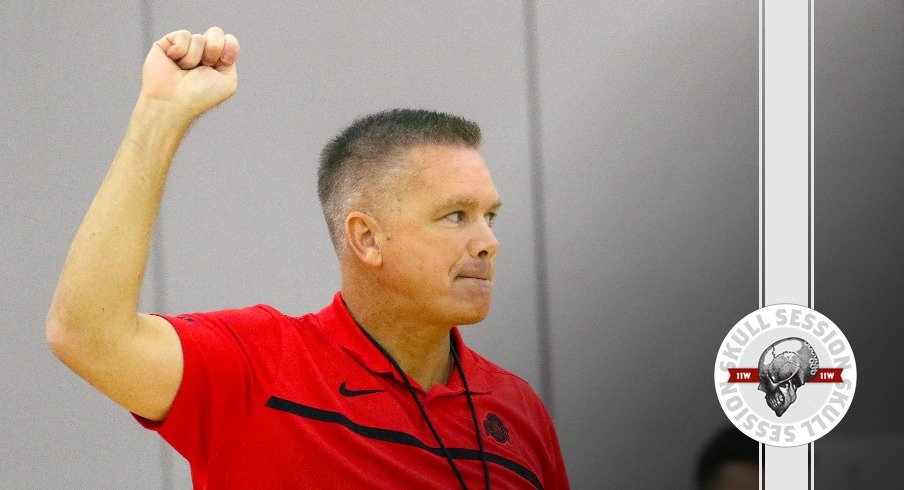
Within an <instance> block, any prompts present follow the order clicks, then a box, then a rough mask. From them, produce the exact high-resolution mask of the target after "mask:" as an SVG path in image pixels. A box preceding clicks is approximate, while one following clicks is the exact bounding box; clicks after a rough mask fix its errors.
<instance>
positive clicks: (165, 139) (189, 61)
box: [46, 27, 239, 420]
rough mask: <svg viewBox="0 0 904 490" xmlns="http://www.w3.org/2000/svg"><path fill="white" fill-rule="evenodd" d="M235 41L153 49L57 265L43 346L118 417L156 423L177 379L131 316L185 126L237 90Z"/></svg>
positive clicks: (178, 370) (169, 332)
mask: <svg viewBox="0 0 904 490" xmlns="http://www.w3.org/2000/svg"><path fill="white" fill-rule="evenodd" d="M238 52H239V45H238V41H237V40H236V39H235V37H233V36H231V35H224V33H223V31H222V30H221V29H220V28H218V27H212V28H211V29H209V30H208V31H207V32H206V33H205V34H194V35H192V34H190V33H189V32H188V31H176V32H172V33H170V34H167V35H166V36H164V37H163V38H161V39H160V40H159V41H157V42H155V43H154V45H153V46H152V47H151V50H150V52H149V53H148V56H147V58H146V59H145V62H144V69H143V74H142V87H141V94H140V95H139V98H138V101H137V103H136V104H135V108H134V110H133V112H132V118H131V121H130V123H129V127H128V129H127V131H126V135H125V137H124V138H123V141H122V144H121V146H120V148H119V151H118V152H117V154H116V157H115V158H114V160H113V163H112V165H111V167H110V170H109V172H108V173H107V176H106V177H105V179H104V181H103V183H102V184H101V187H100V190H99V191H98V192H97V195H96V196H95V198H94V201H93V202H92V203H91V206H90V207H89V209H88V212H87V214H86V215H85V218H84V220H83V221H82V224H81V226H80V227H79V229H78V232H77V233H76V235H75V239H74V240H73V242H72V246H71V247H70V249H69V254H68V256H67V257H66V262H65V264H64V265H63V270H62V273H61V274H60V279H59V282H58V283H57V289H56V293H55V294H54V297H53V302H52V303H51V305H50V310H49V312H48V314H47V323H46V333H47V342H48V344H49V345H50V348H51V349H52V350H53V352H54V354H56V356H57V357H58V358H59V359H60V360H61V361H63V363H65V364H66V365H67V366H68V367H69V368H70V369H72V370H73V371H75V373H76V374H78V375H79V376H81V377H82V378H84V379H85V380H86V381H88V382H89V383H91V384H92V385H94V387H96V388H97V389H98V390H100V391H101V392H102V393H104V394H105V395H107V396H108V397H110V398H111V399H112V400H113V401H115V402H116V403H118V404H119V405H121V406H123V407H125V408H126V409H128V410H130V411H132V412H134V413H136V414H138V415H141V416H143V417H145V418H148V419H151V420H162V419H163V418H164V417H166V414H167V412H168V411H169V409H170V406H171V405H172V402H173V399H174V397H175V395H176V390H177V389H178V387H179V383H180V381H181V379H182V367H183V359H182V350H181V346H180V342H179V338H178V337H177V335H176V333H175V331H174V330H173V328H172V326H171V325H170V324H169V323H168V322H167V321H166V320H164V319H162V318H160V317H156V316H151V315H145V314H142V313H138V311H137V309H138V300H139V292H140V289H141V282H142V278H143V276H144V271H145V267H146V265H147V258H148V251H149V249H150V245H151V238H152V235H153V227H154V221H155V219H156V216H157V211H158V210H159V208H160V199H161V197H162V195H163V189H164V185H165V183H166V177H167V174H168V172H169V168H170V164H171V163H172V160H173V156H174V155H175V153H176V150H177V149H178V147H179V144H180V143H181V141H182V138H183V137H184V136H185V133H186V132H187V131H188V128H189V126H190V125H191V123H192V121H194V120H195V118H197V117H198V116H199V115H201V114H202V113H204V112H205V111H207V110H208V109H210V108H212V107H215V106H216V105H218V104H220V103H221V102H223V101H224V100H226V99H227V98H229V97H230V96H231V95H232V94H233V93H234V92H235V89H236V84H237V81H236V80H237V79H236V71H235V60H236V58H237V57H238Z"/></svg>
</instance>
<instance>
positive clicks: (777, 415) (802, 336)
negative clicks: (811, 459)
mask: <svg viewBox="0 0 904 490" xmlns="http://www.w3.org/2000/svg"><path fill="white" fill-rule="evenodd" d="M713 380H714V382H715V385H716V395H717V396H718V397H719V403H720V405H722V410H724V411H725V415H727V416H728V419H729V420H731V422H732V423H733V424H734V425H735V426H736V427H737V428H738V429H739V430H741V432H743V433H745V434H747V435H748V436H750V437H751V438H753V439H755V440H757V441H759V442H761V443H763V444H768V445H770V446H780V447H790V446H800V445H802V444H808V443H811V442H813V441H815V440H816V439H819V438H820V437H822V436H824V435H826V434H827V433H828V432H829V431H830V430H832V429H833V428H834V427H835V426H836V425H837V424H838V422H839V421H840V420H841V418H842V417H844V414H845V413H847V411H848V408H850V406H851V401H852V400H853V399H854V388H855V387H856V385H857V365H856V364H855V363H854V353H853V351H852V350H851V346H850V344H849V343H848V341H847V338H845V336H844V334H843V333H841V330H840V329H839V328H838V327H837V326H836V325H835V324H834V323H832V321H831V320H829V319H828V318H827V317H826V316H825V315H823V314H822V313H819V312H818V311H816V310H813V309H810V308H807V307H805V306H799V305H792V304H778V305H771V306H767V307H765V308H760V309H759V310H756V311H754V312H753V313H751V314H749V315H747V316H746V317H744V318H743V319H742V320H741V321H739V322H738V323H737V324H736V325H735V326H734V327H733V328H732V329H731V330H730V331H729V332H728V335H726V336H725V340H723V341H722V345H721V346H720V348H719V354H718V355H717V356H716V367H715V370H714V375H713Z"/></svg>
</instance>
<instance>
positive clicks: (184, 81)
mask: <svg viewBox="0 0 904 490" xmlns="http://www.w3.org/2000/svg"><path fill="white" fill-rule="evenodd" d="M238 56H239V42H238V40H236V38H235V36H233V35H232V34H224V33H223V29H220V28H219V27H211V28H210V29H208V30H207V32H205V33H204V34H192V33H190V32H188V31H185V30H182V31H173V32H171V33H169V34H167V35H166V36H164V37H162V38H160V40H158V41H157V42H155V43H154V45H153V46H151V51H150V52H149V53H148V56H147V58H146V59H145V61H144V70H143V74H142V86H141V97H142V98H144V99H148V100H155V101H162V102H170V103H173V104H175V105H176V106H177V107H178V108H180V109H182V110H185V111H186V115H188V116H189V117H192V118H194V117H197V116H200V115H201V114H203V113H204V112H206V111H207V110H209V109H211V108H213V107H216V106H217V105H219V104H220V103H221V102H223V101H224V100H226V99H228V98H229V97H230V96H231V95H232V94H233V93H235V89H236V86H237V84H238V80H237V78H236V71H235V62H236V59H237V58H238Z"/></svg>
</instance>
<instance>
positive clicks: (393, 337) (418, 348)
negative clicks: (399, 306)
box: [342, 288, 453, 390]
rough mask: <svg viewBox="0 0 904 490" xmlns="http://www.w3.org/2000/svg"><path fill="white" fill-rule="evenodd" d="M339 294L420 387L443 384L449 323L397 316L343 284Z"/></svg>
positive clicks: (447, 371) (448, 357) (447, 364)
mask: <svg viewBox="0 0 904 490" xmlns="http://www.w3.org/2000/svg"><path fill="white" fill-rule="evenodd" d="M342 298H343V300H344V301H345V305H346V307H347V308H348V310H349V313H351V315H352V318H354V319H355V321H357V322H358V324H359V325H361V327H362V328H363V329H364V330H365V331H367V333H368V334H370V335H371V337H373V338H374V339H375V340H376V341H377V342H378V343H379V344H380V345H381V346H383V348H384V349H386V352H388V353H389V355H391V356H392V358H393V359H395V361H396V362H397V363H398V364H399V367H401V368H402V371H404V372H405V374H407V375H408V376H409V377H411V378H412V379H414V380H415V381H417V382H418V384H419V385H421V387H423V388H424V390H430V388H431V387H432V386H433V385H436V384H446V383H447V382H448V380H449V376H450V375H451V373H452V367H453V361H452V356H451V353H450V345H449V344H450V342H451V340H450V336H449V332H450V330H451V327H440V326H435V325H426V324H423V323H422V322H420V321H418V320H416V319H412V318H401V316H403V315H401V314H400V313H399V312H397V311H394V310H393V309H392V308H391V307H384V306H381V303H382V302H380V301H374V299H373V298H372V297H367V296H365V295H359V294H356V291H355V290H354V288H348V289H346V288H343V290H342Z"/></svg>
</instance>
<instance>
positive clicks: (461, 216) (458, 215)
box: [446, 211, 465, 223]
mask: <svg viewBox="0 0 904 490" xmlns="http://www.w3.org/2000/svg"><path fill="white" fill-rule="evenodd" d="M446 219H447V220H449V221H451V222H453V223H461V222H462V221H464V220H465V212H464V211H455V212H454V213H449V214H447V215H446Z"/></svg>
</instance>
